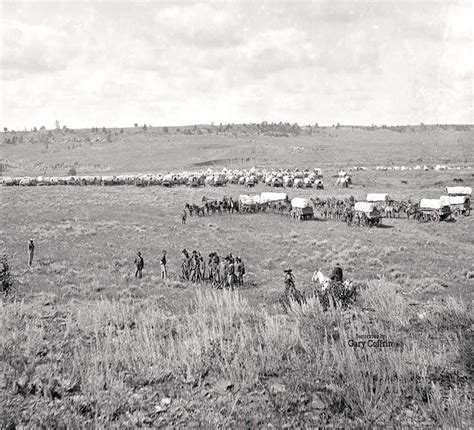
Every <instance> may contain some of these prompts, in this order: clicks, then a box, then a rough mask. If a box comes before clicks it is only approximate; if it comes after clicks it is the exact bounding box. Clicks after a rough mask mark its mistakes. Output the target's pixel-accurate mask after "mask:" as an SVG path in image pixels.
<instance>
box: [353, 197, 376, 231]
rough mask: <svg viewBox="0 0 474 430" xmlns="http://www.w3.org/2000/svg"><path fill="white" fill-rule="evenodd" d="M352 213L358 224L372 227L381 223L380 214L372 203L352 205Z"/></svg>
mask: <svg viewBox="0 0 474 430" xmlns="http://www.w3.org/2000/svg"><path fill="white" fill-rule="evenodd" d="M354 213H355V217H356V218H357V220H358V222H359V224H362V225H366V226H369V227H372V226H374V225H380V224H381V222H382V214H381V213H380V212H379V210H378V209H377V207H376V206H375V203H372V202H356V203H355V205H354Z"/></svg>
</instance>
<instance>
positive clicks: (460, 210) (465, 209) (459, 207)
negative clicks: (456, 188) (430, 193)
mask: <svg viewBox="0 0 474 430" xmlns="http://www.w3.org/2000/svg"><path fill="white" fill-rule="evenodd" d="M440 200H441V203H442V204H443V205H445V206H449V207H450V209H451V213H452V214H453V215H455V216H459V215H464V216H469V215H470V213H471V199H470V197H469V196H441V197H440Z"/></svg>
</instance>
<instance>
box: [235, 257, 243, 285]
mask: <svg viewBox="0 0 474 430" xmlns="http://www.w3.org/2000/svg"><path fill="white" fill-rule="evenodd" d="M235 260H236V272H237V284H238V285H239V287H241V286H242V285H244V275H245V266H244V262H243V261H242V259H241V258H240V257H237V258H236V259H235Z"/></svg>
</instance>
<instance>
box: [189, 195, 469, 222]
mask: <svg viewBox="0 0 474 430" xmlns="http://www.w3.org/2000/svg"><path fill="white" fill-rule="evenodd" d="M471 193H472V189H471V188H470V187H459V186H457V187H447V188H446V195H445V196H441V197H440V198H439V199H421V200H420V202H412V201H411V200H410V199H409V200H406V201H405V200H402V201H396V200H393V199H391V198H390V196H389V195H388V194H386V193H371V194H368V195H367V198H366V201H356V199H355V198H354V196H350V197H346V198H336V197H316V198H310V199H307V198H302V197H295V198H292V199H290V198H289V197H288V195H287V194H286V193H283V192H262V193H261V194H256V195H253V196H250V195H246V194H245V195H240V196H239V197H238V198H234V197H228V196H224V197H223V198H222V199H220V200H219V199H209V198H207V197H203V198H202V201H201V202H200V203H199V204H196V203H186V204H185V205H184V210H185V211H187V212H189V215H190V216H205V215H212V214H216V213H217V214H222V213H244V214H245V213H273V214H280V215H285V216H287V217H289V218H291V219H295V220H306V219H313V218H314V217H315V214H317V215H318V216H319V218H320V219H325V220H338V221H343V222H346V223H347V224H348V225H366V226H373V225H380V224H381V220H382V218H384V217H385V218H400V216H401V215H402V214H403V215H404V216H405V217H406V218H407V219H410V218H412V219H416V220H418V221H420V222H423V221H441V220H448V219H451V217H452V216H460V215H464V216H468V215H470V210H471V206H470V203H471V200H470V197H471Z"/></svg>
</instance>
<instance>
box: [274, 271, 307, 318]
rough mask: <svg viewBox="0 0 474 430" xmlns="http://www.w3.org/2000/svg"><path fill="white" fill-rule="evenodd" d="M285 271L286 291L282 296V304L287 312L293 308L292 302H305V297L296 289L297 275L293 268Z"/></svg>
mask: <svg viewBox="0 0 474 430" xmlns="http://www.w3.org/2000/svg"><path fill="white" fill-rule="evenodd" d="M284 273H285V292H284V293H283V294H282V295H281V296H280V304H281V305H282V307H283V310H284V311H285V312H286V311H288V309H290V308H291V302H292V301H293V302H296V303H298V304H299V305H301V304H303V303H304V301H305V298H304V296H303V294H301V292H300V291H298V290H297V289H296V286H295V277H294V275H293V271H292V269H286V270H284Z"/></svg>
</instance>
